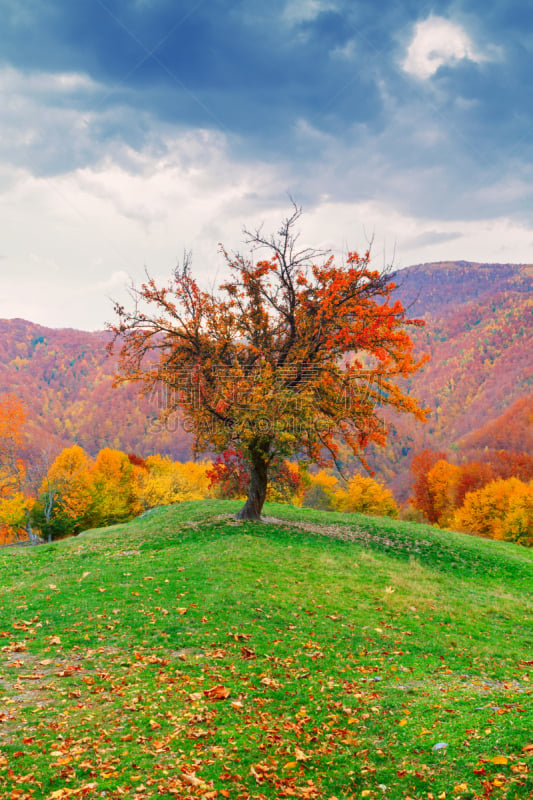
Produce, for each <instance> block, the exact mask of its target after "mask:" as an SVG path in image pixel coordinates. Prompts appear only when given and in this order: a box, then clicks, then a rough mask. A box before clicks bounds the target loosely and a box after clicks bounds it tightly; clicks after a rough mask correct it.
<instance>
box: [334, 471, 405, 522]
mask: <svg viewBox="0 0 533 800" xmlns="http://www.w3.org/2000/svg"><path fill="white" fill-rule="evenodd" d="M334 497H335V508H337V509H338V510H339V511H349V512H352V513H359V514H373V515H375V516H378V517H397V516H398V514H399V509H398V506H397V504H396V501H395V499H394V497H393V496H392V493H391V492H390V491H389V489H387V488H386V487H385V486H383V484H382V483H379V481H375V480H374V479H373V478H369V477H368V476H367V475H359V474H357V475H353V477H352V478H350V480H349V481H348V483H347V484H346V488H340V489H337V491H336V492H335V494H334Z"/></svg>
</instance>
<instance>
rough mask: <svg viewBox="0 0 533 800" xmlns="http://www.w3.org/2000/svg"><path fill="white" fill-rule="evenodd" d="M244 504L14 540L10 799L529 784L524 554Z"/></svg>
mask: <svg viewBox="0 0 533 800" xmlns="http://www.w3.org/2000/svg"><path fill="white" fill-rule="evenodd" d="M238 508H239V504H238V503H234V502H231V501H199V502H192V503H182V504H180V505H177V506H170V507H165V508H159V509H155V510H153V511H151V512H149V513H148V514H146V515H144V516H143V517H141V518H137V519H136V520H134V521H132V522H130V523H128V524H125V525H117V526H113V527H111V528H106V529H99V530H94V531H89V532H86V533H84V534H81V535H80V536H78V537H75V538H70V539H66V540H63V541H60V542H57V543H53V544H50V545H42V546H39V547H33V548H30V547H19V548H5V549H3V550H0V795H1V797H2V799H3V800H4V798H5V800H8V799H9V800H30V799H31V800H44V799H45V798H46V800H63V799H64V798H77V797H79V798H85V797H86V798H92V797H94V798H96V797H102V798H103V797H105V798H107V799H108V800H109V798H113V800H115V798H116V799H117V800H118V798H128V800H130V799H131V800H145V798H152V797H153V798H189V797H190V798H206V799H208V800H210V799H211V798H235V800H237V799H238V798H239V799H240V800H245V798H285V797H297V798H327V799H328V800H334V799H335V798H337V800H341V799H348V798H371V799H372V800H380V799H381V798H387V800H389V799H390V800H396V799H397V798H398V800H399V799H400V798H402V800H406V798H412V800H418V798H426V799H427V800H437V798H439V800H444V799H445V798H456V799H457V800H461V799H464V800H467V798H470V799H471V800H473V799H474V798H491V799H492V800H499V799H500V798H502V799H503V798H506V800H513V799H514V798H528V797H531V796H532V795H533V781H532V777H531V770H532V755H533V738H532V736H531V730H532V728H533V710H532V704H531V678H532V669H531V668H532V666H533V662H532V661H531V660H530V659H531V658H532V657H533V646H532V645H533V642H532V639H533V626H532V624H531V621H532V614H531V589H532V586H533V553H531V551H528V550H526V549H525V548H521V547H519V546H516V545H512V544H507V543H503V542H495V541H488V540H483V539H478V538H475V537H468V536H464V535H461V534H457V533H452V532H449V531H442V530H437V529H435V528H431V527H428V526H423V525H417V524H414V523H407V522H399V521H396V520H391V519H379V518H374V517H364V516H362V515H354V514H337V513H328V512H320V511H313V510H310V509H300V508H298V509H297V508H293V507H290V506H285V505H274V504H270V505H267V506H266V507H265V515H266V522H264V523H240V524H239V523H236V522H235V520H234V519H233V515H234V514H235V512H236V511H237V510H238ZM528 732H529V733H528Z"/></svg>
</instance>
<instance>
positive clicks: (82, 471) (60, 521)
mask: <svg viewBox="0 0 533 800" xmlns="http://www.w3.org/2000/svg"><path fill="white" fill-rule="evenodd" d="M90 467H91V465H90V461H89V458H88V456H87V454H86V453H85V451H84V450H83V449H82V448H81V447H80V446H79V445H73V446H72V447H67V448H65V449H64V450H62V451H61V453H60V454H59V455H58V456H57V457H56V458H55V459H54V461H53V463H52V464H51V465H50V468H49V470H48V472H47V474H46V476H45V477H44V479H43V482H42V484H41V488H40V492H39V499H38V502H37V508H36V517H37V520H38V522H39V523H40V525H41V527H42V529H43V531H44V532H45V534H46V536H47V539H48V541H51V540H52V539H53V538H58V537H61V536H65V535H67V534H71V533H77V532H78V531H80V530H83V529H84V528H85V527H89V520H90V512H91V508H92V505H93V502H94V486H93V480H92V476H91V469H90Z"/></svg>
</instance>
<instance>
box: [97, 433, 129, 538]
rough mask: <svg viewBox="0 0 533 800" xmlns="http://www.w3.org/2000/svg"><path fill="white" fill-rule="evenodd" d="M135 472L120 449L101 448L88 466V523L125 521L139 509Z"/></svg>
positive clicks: (102, 523) (103, 523)
mask: <svg viewBox="0 0 533 800" xmlns="http://www.w3.org/2000/svg"><path fill="white" fill-rule="evenodd" d="M135 484H136V473H135V470H134V468H133V465H132V464H131V462H130V459H129V458H128V456H127V455H126V453H123V452H122V451H121V450H113V449H112V448H110V447H104V448H103V449H102V450H100V452H99V453H98V455H97V456H96V460H95V462H94V464H93V465H92V467H91V469H90V487H91V494H92V502H91V523H92V524H94V525H110V524H113V523H116V522H125V521H126V520H127V519H130V518H131V517H132V516H134V515H135V514H136V513H138V512H139V511H140V506H139V505H138V502H137V498H136V485H135Z"/></svg>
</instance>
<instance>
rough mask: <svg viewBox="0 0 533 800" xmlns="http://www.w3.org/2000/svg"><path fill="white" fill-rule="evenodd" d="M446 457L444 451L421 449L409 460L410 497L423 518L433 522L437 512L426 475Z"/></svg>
mask: <svg viewBox="0 0 533 800" xmlns="http://www.w3.org/2000/svg"><path fill="white" fill-rule="evenodd" d="M444 459H446V453H442V452H435V451H433V450H422V452H420V453H417V454H416V455H415V456H413V459H412V461H411V488H412V490H413V494H412V496H411V498H410V501H411V503H412V504H413V506H414V508H416V509H418V511H421V512H422V513H423V514H424V516H425V518H426V519H427V520H428V521H429V522H431V523H432V524H434V523H435V522H437V520H438V517H439V514H438V511H437V509H436V508H435V505H434V498H433V495H432V493H431V491H430V488H429V483H428V475H429V473H430V471H431V469H432V468H433V467H434V466H435V464H437V463H438V462H439V461H441V460H444Z"/></svg>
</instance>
